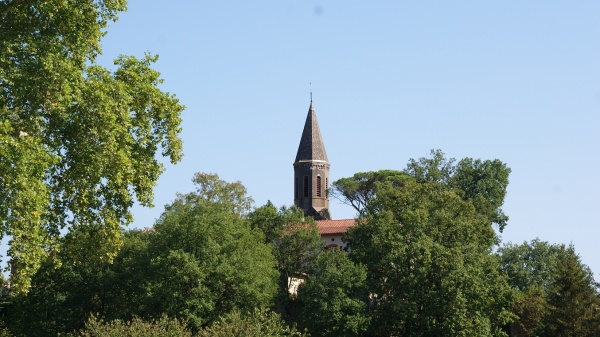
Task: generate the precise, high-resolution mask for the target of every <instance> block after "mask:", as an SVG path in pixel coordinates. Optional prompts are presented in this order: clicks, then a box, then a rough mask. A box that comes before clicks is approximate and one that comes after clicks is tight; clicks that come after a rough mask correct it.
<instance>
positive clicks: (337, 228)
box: [317, 219, 356, 235]
mask: <svg viewBox="0 0 600 337" xmlns="http://www.w3.org/2000/svg"><path fill="white" fill-rule="evenodd" d="M355 224H356V220H354V219H342V220H317V227H319V234H321V235H323V234H342V233H346V231H347V230H348V228H350V227H352V226H354V225H355Z"/></svg>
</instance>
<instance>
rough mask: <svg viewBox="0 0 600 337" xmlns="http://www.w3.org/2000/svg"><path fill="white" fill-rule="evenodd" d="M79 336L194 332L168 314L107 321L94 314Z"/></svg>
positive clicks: (178, 336)
mask: <svg viewBox="0 0 600 337" xmlns="http://www.w3.org/2000/svg"><path fill="white" fill-rule="evenodd" d="M76 335H77V336H78V337H121V336H136V337H191V336H192V333H191V332H190V331H189V330H187V329H186V328H185V324H184V323H182V322H179V321H178V320H177V319H169V318H168V317H166V316H163V317H161V318H160V319H157V320H152V321H150V322H146V321H144V320H142V319H141V318H139V317H135V318H133V319H132V320H131V321H127V322H124V321H122V320H114V321H110V322H105V321H103V320H102V319H98V318H96V317H94V316H92V317H91V318H90V319H89V320H88V322H87V323H86V325H85V328H83V329H82V330H81V331H79V332H78V333H77V334H76Z"/></svg>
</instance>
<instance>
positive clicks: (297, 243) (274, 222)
mask: <svg viewBox="0 0 600 337" xmlns="http://www.w3.org/2000/svg"><path fill="white" fill-rule="evenodd" d="M248 219H249V223H250V226H252V228H254V229H257V230H259V231H261V232H262V233H263V234H264V237H265V242H267V243H268V244H270V245H271V246H272V247H273V253H274V255H275V257H276V259H277V270H278V271H279V295H280V297H281V296H283V297H285V298H287V296H288V295H289V290H290V287H291V286H292V285H291V282H290V281H291V278H292V277H295V276H298V275H300V274H305V273H307V272H309V271H310V270H311V268H312V266H313V264H314V261H315V259H316V258H317V256H318V255H319V254H320V253H321V250H322V247H323V243H322V242H321V236H320V235H319V231H318V228H317V225H316V222H315V221H314V219H313V218H311V217H305V216H304V212H303V211H302V210H301V209H299V208H297V207H295V206H292V207H285V206H284V207H281V208H280V209H279V210H277V209H276V208H275V206H274V205H273V204H272V203H271V202H270V201H269V202H268V203H267V204H266V205H264V206H262V207H259V208H257V209H255V210H254V211H253V212H251V213H250V214H249V216H248Z"/></svg>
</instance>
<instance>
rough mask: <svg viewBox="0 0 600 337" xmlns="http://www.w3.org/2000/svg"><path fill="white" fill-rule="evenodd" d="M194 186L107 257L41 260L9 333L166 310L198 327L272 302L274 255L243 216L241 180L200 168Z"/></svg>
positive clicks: (65, 328) (51, 331)
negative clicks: (111, 258)
mask: <svg viewBox="0 0 600 337" xmlns="http://www.w3.org/2000/svg"><path fill="white" fill-rule="evenodd" d="M194 182H196V183H197V189H196V191H195V192H192V193H188V194H180V195H178V197H177V198H176V200H175V201H173V202H172V203H171V204H169V205H167V206H166V207H165V212H164V213H163V215H162V216H161V217H160V218H159V220H157V222H156V224H155V226H154V227H153V228H151V229H148V230H132V231H126V232H125V235H124V241H125V243H124V246H123V249H122V250H121V251H120V252H119V254H118V255H117V257H116V258H115V260H114V263H112V264H110V263H107V262H106V261H95V260H93V259H92V260H91V261H90V263H75V262H74V260H73V259H72V258H71V256H70V255H69V254H66V253H60V255H59V257H60V262H61V267H60V268H58V269H57V268H54V267H53V266H52V264H51V262H48V263H46V264H44V266H43V267H42V268H41V269H40V270H39V271H38V273H36V275H35V276H34V277H33V281H32V287H31V291H30V292H29V293H28V294H26V295H25V294H23V295H19V296H16V297H15V299H14V307H13V308H12V309H11V311H10V317H9V319H8V320H7V321H10V326H9V328H10V329H11V331H12V332H15V333H18V334H20V335H25V336H31V335H37V336H41V335H42V334H43V333H47V335H49V336H55V335H57V334H59V333H63V334H64V333H68V332H70V331H75V330H79V329H82V328H83V326H84V324H85V322H86V321H87V319H88V317H89V316H90V315H91V314H97V315H98V317H103V318H104V319H106V320H107V321H113V320H117V319H118V320H122V321H131V320H133V319H134V318H135V317H139V318H141V319H143V320H146V321H151V320H153V319H160V318H161V317H162V316H163V315H167V316H169V317H172V318H177V319H180V320H182V321H185V322H186V324H187V326H188V327H189V328H190V329H191V330H193V331H194V332H196V331H198V330H200V329H201V328H202V327H204V326H206V325H209V324H210V323H212V322H213V321H215V320H217V319H218V318H219V317H220V316H222V315H226V314H227V313H229V312H231V311H232V310H236V309H239V310H242V311H244V312H246V311H251V310H253V309H254V308H255V307H261V306H268V305H271V304H272V303H273V297H274V295H275V293H276V291H277V284H276V278H277V270H276V269H275V266H276V260H275V258H274V256H273V254H272V251H271V247H270V246H269V245H266V244H265V243H264V236H263V235H262V233H260V232H258V231H256V230H252V229H251V228H250V226H249V225H248V223H247V222H246V218H245V216H246V215H245V212H247V211H248V207H249V204H248V203H249V201H250V200H251V199H250V198H249V197H248V196H246V190H245V188H244V186H243V185H241V184H240V183H239V182H235V183H227V182H224V181H222V180H220V179H219V178H218V176H217V175H214V174H203V173H198V174H196V175H195V177H194ZM207 186H212V187H213V188H209V189H207V188H206V187H207ZM217 187H218V188H217ZM207 191H208V192H207ZM232 195H236V196H237V197H236V198H231V196H232ZM209 196H210V197H209Z"/></svg>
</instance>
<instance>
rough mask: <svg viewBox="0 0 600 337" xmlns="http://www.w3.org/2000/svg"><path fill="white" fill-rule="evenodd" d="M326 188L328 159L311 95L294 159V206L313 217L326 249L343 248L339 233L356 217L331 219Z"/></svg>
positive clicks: (351, 224)
mask: <svg viewBox="0 0 600 337" xmlns="http://www.w3.org/2000/svg"><path fill="white" fill-rule="evenodd" d="M328 188H329V160H328V159H327V152H326V151H325V145H324V144H323V138H322V137H321V130H320V129H319V123H318V122H317V115H316V114H315V109H314V107H313V102H312V98H311V100H310V107H309V108H308V115H307V116H306V122H305V123H304V129H303V130H302V137H301V138H300V145H298V153H297V154H296V160H295V161H294V205H296V206H297V207H298V208H300V209H302V210H303V211H304V214H305V215H307V216H312V217H314V218H315V220H316V221H317V226H318V228H319V234H321V239H323V240H324V241H325V247H326V248H335V247H343V246H344V243H343V242H342V235H343V234H344V233H346V230H347V229H348V228H350V227H352V226H354V224H355V220H354V219H342V220H332V219H331V213H330V212H329V193H328V191H327V189H328Z"/></svg>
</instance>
